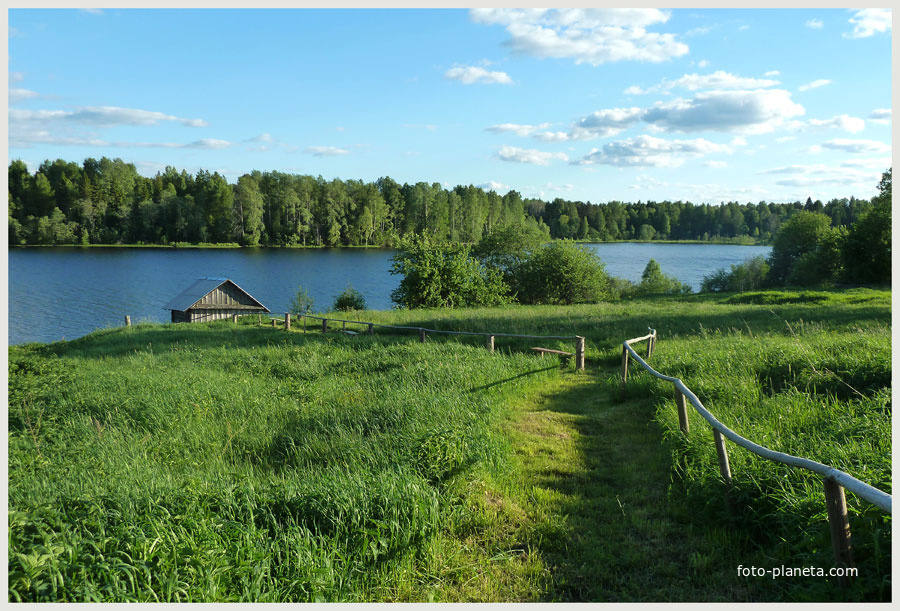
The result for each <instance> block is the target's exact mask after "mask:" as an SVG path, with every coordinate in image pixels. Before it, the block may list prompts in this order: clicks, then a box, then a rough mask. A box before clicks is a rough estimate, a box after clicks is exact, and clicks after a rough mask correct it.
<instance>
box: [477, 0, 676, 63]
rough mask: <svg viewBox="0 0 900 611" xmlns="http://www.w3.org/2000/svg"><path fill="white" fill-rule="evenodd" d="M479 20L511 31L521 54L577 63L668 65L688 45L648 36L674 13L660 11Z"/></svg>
mask: <svg viewBox="0 0 900 611" xmlns="http://www.w3.org/2000/svg"><path fill="white" fill-rule="evenodd" d="M469 14H470V16H471V18H472V20H473V21H475V22H477V23H483V24H487V25H501V26H504V27H505V28H506V31H507V32H508V33H509V35H510V39H509V40H508V41H506V43H505V44H506V45H507V46H509V47H510V48H511V49H512V50H513V51H514V52H516V53H523V54H526V55H533V56H536V57H542V58H557V59H560V58H572V59H574V60H575V63H577V64H581V63H589V64H591V65H593V66H598V65H600V64H603V63H607V62H616V61H626V60H637V61H646V62H662V61H666V60H669V59H671V58H673V57H680V56H682V55H685V54H686V53H687V52H688V46H687V45H686V44H684V43H681V42H678V41H677V40H675V36H674V35H673V34H660V33H657V32H648V31H647V29H646V28H647V27H648V26H651V25H655V24H659V23H665V22H666V21H668V19H669V14H668V13H667V12H664V11H660V10H658V9H600V8H590V9H581V8H573V9H570V8H567V9H540V8H538V9H506V8H478V9H472V10H471V11H470V13H469Z"/></svg>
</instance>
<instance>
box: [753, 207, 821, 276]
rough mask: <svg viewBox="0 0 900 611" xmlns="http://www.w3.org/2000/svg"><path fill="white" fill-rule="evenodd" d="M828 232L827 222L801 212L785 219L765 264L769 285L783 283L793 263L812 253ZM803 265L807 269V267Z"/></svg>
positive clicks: (816, 214) (814, 215)
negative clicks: (767, 270) (768, 267)
mask: <svg viewBox="0 0 900 611" xmlns="http://www.w3.org/2000/svg"><path fill="white" fill-rule="evenodd" d="M830 231H831V219H830V218H829V217H828V216H826V215H824V214H820V213H818V212H807V211H805V210H801V211H800V212H797V213H796V214H795V215H793V216H792V217H791V218H789V219H788V220H787V221H786V222H785V223H784V224H783V225H782V226H781V227H780V228H779V229H778V232H777V233H776V234H775V240H774V243H773V244H772V253H771V254H770V255H769V261H768V263H769V266H770V269H769V275H768V280H769V282H770V283H771V284H773V285H776V286H777V285H781V284H784V283H785V282H787V280H788V277H789V276H790V275H791V272H792V271H793V269H794V265H795V264H796V263H797V261H798V260H799V259H800V258H801V257H802V256H803V255H805V254H807V253H814V252H815V251H816V248H817V247H818V245H819V242H820V241H821V240H822V239H823V238H824V237H825V236H826V235H828V234H829V233H830ZM807 259H808V258H807ZM804 265H806V266H807V268H808V266H809V263H808V262H807V263H805V264H804Z"/></svg>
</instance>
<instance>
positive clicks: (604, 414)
mask: <svg viewBox="0 0 900 611" xmlns="http://www.w3.org/2000/svg"><path fill="white" fill-rule="evenodd" d="M608 375H610V374H609V372H599V373H588V374H580V375H578V374H568V375H565V376H562V377H560V378H557V379H554V380H552V381H548V382H547V383H546V384H545V385H544V387H543V389H542V391H541V392H540V393H538V394H536V395H534V396H533V397H532V398H531V399H530V400H527V401H523V402H519V403H518V404H517V405H516V407H515V410H514V412H513V415H512V418H511V419H510V420H509V421H508V422H507V424H506V429H507V431H508V434H509V436H510V438H511V441H512V443H513V445H514V447H515V463H516V467H517V468H516V472H517V473H518V474H519V477H520V479H519V480H518V482H516V483H512V484H511V485H510V488H509V490H508V492H509V494H510V495H511V496H512V497H513V498H515V499H517V500H518V501H519V503H520V505H521V506H522V507H524V508H525V512H526V514H527V520H526V521H524V522H523V524H524V525H523V527H522V531H523V532H522V533H520V536H522V538H523V539H525V540H526V541H527V542H528V544H529V545H530V546H532V548H533V549H534V550H535V552H536V553H537V554H539V555H540V557H541V559H542V562H543V564H544V566H545V568H546V570H547V573H548V578H547V580H546V582H545V583H544V591H543V592H542V593H541V599H543V600H551V601H689V600H695V601H696V600H705V601H717V600H719V601H721V600H728V601H741V600H752V599H753V597H754V595H758V594H759V593H758V592H751V590H750V589H749V587H750V586H748V584H747V583H746V581H740V580H738V579H736V571H735V566H734V564H733V563H732V562H730V561H726V558H727V557H728V556H729V554H728V552H727V550H723V549H722V546H723V545H727V544H728V543H729V541H728V537H727V535H726V533H725V532H724V530H723V529H722V528H720V527H716V525H714V524H713V525H710V524H708V523H698V522H696V521H695V520H694V519H692V516H691V515H690V514H687V513H685V512H684V511H683V510H682V509H681V508H679V507H677V506H675V505H673V504H672V503H670V502H669V487H670V485H671V479H672V478H671V474H672V463H671V453H670V451H669V450H668V449H667V447H666V444H665V443H664V441H663V434H662V430H661V429H660V427H659V426H658V425H657V424H656V423H655V422H654V420H653V413H654V408H653V405H652V404H651V403H650V402H649V401H628V402H616V401H614V400H613V397H612V396H611V393H610V392H609V390H608V389H607V388H603V387H602V386H601V384H600V380H601V379H605V378H606V377H608ZM723 552H724V553H723ZM717 562H718V564H716V563H717Z"/></svg>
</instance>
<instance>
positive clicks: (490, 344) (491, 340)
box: [484, 335, 494, 352]
mask: <svg viewBox="0 0 900 611" xmlns="http://www.w3.org/2000/svg"><path fill="white" fill-rule="evenodd" d="M484 345H485V347H486V348H487V349H488V350H490V351H491V352H493V351H494V336H493V335H488V336H487V340H485V342H484Z"/></svg>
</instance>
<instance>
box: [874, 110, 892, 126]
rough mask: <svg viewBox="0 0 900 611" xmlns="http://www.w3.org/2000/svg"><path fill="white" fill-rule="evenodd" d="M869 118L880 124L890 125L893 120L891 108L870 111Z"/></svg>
mask: <svg viewBox="0 0 900 611" xmlns="http://www.w3.org/2000/svg"><path fill="white" fill-rule="evenodd" d="M869 120H870V121H871V122H872V123H878V124H879V125H889V124H890V122H891V109H890V108H876V109H875V110H873V111H872V112H870V113H869Z"/></svg>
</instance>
